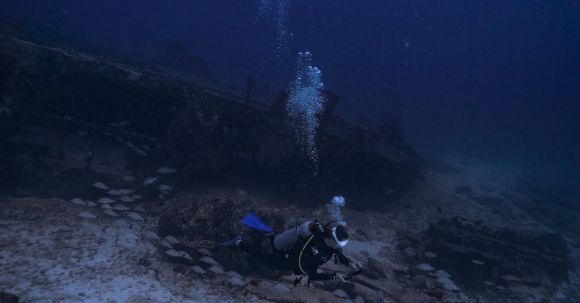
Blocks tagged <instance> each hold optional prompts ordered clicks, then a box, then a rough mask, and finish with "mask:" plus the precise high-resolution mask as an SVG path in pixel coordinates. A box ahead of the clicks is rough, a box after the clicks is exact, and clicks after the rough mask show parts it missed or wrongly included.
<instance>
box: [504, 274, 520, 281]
mask: <svg viewBox="0 0 580 303" xmlns="http://www.w3.org/2000/svg"><path fill="white" fill-rule="evenodd" d="M501 278H502V279H504V280H506V281H508V282H521V281H522V280H521V279H520V278H518V277H516V276H512V275H503V276H501Z"/></svg>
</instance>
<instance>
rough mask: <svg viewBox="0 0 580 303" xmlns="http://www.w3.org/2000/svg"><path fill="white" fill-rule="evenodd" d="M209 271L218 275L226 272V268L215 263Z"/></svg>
mask: <svg viewBox="0 0 580 303" xmlns="http://www.w3.org/2000/svg"><path fill="white" fill-rule="evenodd" d="M209 271H211V272H213V273H214V274H216V275H219V274H223V273H224V270H223V269H222V268H221V267H220V266H218V265H214V266H212V267H210V268H209Z"/></svg>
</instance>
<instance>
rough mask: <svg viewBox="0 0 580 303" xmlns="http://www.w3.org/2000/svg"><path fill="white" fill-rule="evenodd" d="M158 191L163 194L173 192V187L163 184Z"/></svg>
mask: <svg viewBox="0 0 580 303" xmlns="http://www.w3.org/2000/svg"><path fill="white" fill-rule="evenodd" d="M158 190H159V191H161V192H169V191H172V190H173V187H171V186H169V185H165V184H161V185H159V188H158Z"/></svg>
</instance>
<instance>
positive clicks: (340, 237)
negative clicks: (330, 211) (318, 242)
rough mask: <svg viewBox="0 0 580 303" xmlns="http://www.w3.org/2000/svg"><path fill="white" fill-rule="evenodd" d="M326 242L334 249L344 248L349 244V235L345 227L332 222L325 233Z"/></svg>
mask: <svg viewBox="0 0 580 303" xmlns="http://www.w3.org/2000/svg"><path fill="white" fill-rule="evenodd" d="M324 236H325V237H324V242H325V243H326V245H328V246H329V247H332V248H334V249H339V248H343V247H344V246H346V244H347V243H348V233H347V232H346V228H345V227H344V226H343V225H340V224H337V223H336V222H332V223H331V224H330V226H327V227H326V228H325V231H324Z"/></svg>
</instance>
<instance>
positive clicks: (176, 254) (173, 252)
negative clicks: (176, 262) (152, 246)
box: [165, 249, 181, 258]
mask: <svg viewBox="0 0 580 303" xmlns="http://www.w3.org/2000/svg"><path fill="white" fill-rule="evenodd" d="M165 254H166V255H168V256H170V257H174V258H181V254H180V253H179V252H178V251H177V250H175V249H170V250H166V251H165Z"/></svg>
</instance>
